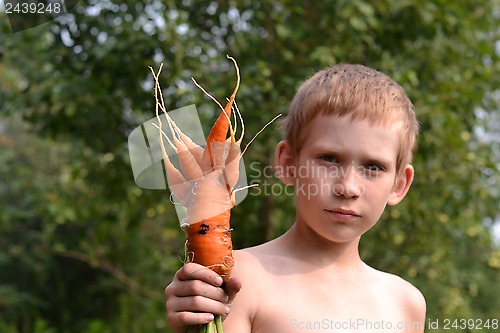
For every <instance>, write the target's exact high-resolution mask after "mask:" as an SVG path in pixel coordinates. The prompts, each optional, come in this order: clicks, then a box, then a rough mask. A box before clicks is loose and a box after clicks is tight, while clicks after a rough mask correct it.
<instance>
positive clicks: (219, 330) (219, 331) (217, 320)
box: [215, 315, 224, 333]
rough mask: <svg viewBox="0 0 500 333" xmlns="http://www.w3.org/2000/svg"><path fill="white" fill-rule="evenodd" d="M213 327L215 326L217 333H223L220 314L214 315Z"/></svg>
mask: <svg viewBox="0 0 500 333" xmlns="http://www.w3.org/2000/svg"><path fill="white" fill-rule="evenodd" d="M215 327H216V328H217V333H224V330H223V329H222V317H221V315H215Z"/></svg>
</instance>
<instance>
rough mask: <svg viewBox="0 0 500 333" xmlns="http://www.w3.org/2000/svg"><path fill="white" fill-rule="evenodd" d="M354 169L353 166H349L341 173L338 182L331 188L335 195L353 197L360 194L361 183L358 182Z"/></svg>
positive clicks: (357, 196)
mask: <svg viewBox="0 0 500 333" xmlns="http://www.w3.org/2000/svg"><path fill="white" fill-rule="evenodd" d="M355 169H356V168H355V167H352V166H350V167H348V168H347V170H345V172H343V173H341V175H340V176H339V178H338V182H337V183H336V184H335V185H334V188H333V192H334V194H335V195H336V196H343V197H345V198H354V199H356V198H359V196H361V192H362V191H361V183H360V182H359V179H358V177H359V175H358V174H357V172H356V170H355Z"/></svg>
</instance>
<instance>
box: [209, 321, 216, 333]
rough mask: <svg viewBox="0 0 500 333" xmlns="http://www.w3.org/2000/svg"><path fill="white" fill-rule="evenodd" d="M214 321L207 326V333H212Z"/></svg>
mask: <svg viewBox="0 0 500 333" xmlns="http://www.w3.org/2000/svg"><path fill="white" fill-rule="evenodd" d="M214 328H215V321H213V320H212V321H211V322H209V323H208V324H207V333H214Z"/></svg>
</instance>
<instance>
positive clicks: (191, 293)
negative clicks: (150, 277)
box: [165, 263, 241, 333]
mask: <svg viewBox="0 0 500 333" xmlns="http://www.w3.org/2000/svg"><path fill="white" fill-rule="evenodd" d="M221 285H222V278H221V277H220V276H219V275H218V274H216V273H215V272H213V271H212V270H210V269H208V268H206V267H204V266H201V265H198V264H195V263H188V264H186V265H184V266H183V267H182V268H181V269H179V270H178V271H177V273H176V274H175V276H174V279H173V280H172V282H171V283H170V284H169V285H168V286H167V287H166V288H165V297H166V310H167V319H168V322H169V324H170V326H171V327H172V328H173V329H174V331H175V332H178V333H183V332H185V330H186V328H187V326H189V325H198V324H205V323H208V322H210V321H211V320H212V319H213V315H212V314H213V313H215V314H221V315H223V316H227V315H228V314H229V309H230V307H231V304H232V302H233V300H234V297H235V296H236V294H237V293H238V291H239V290H240V288H241V282H240V281H239V280H238V279H237V278H234V279H233V278H232V279H229V280H228V281H227V282H226V284H225V285H224V288H225V291H224V289H222V288H221Z"/></svg>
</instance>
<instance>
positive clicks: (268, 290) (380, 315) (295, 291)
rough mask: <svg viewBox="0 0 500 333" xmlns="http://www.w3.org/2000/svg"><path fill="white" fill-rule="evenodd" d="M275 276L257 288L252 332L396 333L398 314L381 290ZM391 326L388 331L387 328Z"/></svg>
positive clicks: (350, 284) (387, 296) (352, 284)
mask: <svg viewBox="0 0 500 333" xmlns="http://www.w3.org/2000/svg"><path fill="white" fill-rule="evenodd" d="M333 281H334V279H332V283H330V284H329V283H327V281H322V282H321V283H319V282H318V281H316V282H315V281H314V280H311V281H308V282H307V283H304V282H303V281H301V280H298V279H293V277H292V278H290V277H288V278H285V277H281V278H280V277H275V278H272V279H270V280H268V283H267V284H263V285H261V286H260V288H262V290H261V291H262V292H261V293H260V294H261V295H269V297H268V298H266V299H265V300H261V302H259V306H258V310H257V313H256V317H255V321H254V329H253V330H252V332H259V333H268V332H269V333H270V332H273V333H280V332H310V333H313V332H374V333H375V332H387V331H388V330H390V331H393V332H398V331H397V330H395V329H394V327H392V326H394V325H395V324H396V323H397V322H398V321H400V319H399V318H400V317H401V314H398V311H399V310H398V309H397V308H396V309H395V308H394V307H395V305H394V303H393V301H391V298H390V295H384V293H383V291H380V290H377V289H375V288H371V287H368V286H360V285H358V284H357V283H355V282H353V283H348V282H347V283H344V284H342V285H335V284H334V283H333ZM389 326H391V327H392V328H390V327H389Z"/></svg>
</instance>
